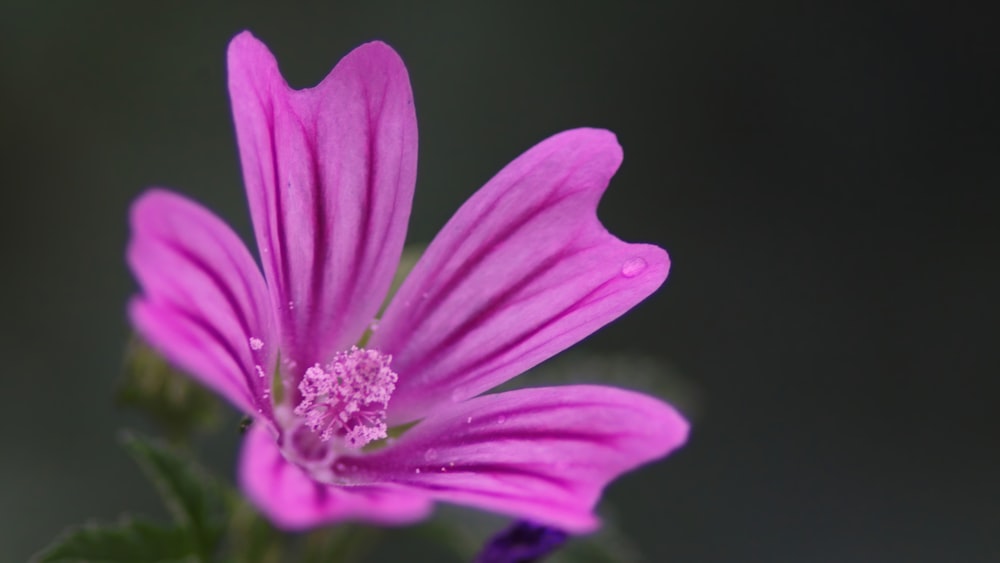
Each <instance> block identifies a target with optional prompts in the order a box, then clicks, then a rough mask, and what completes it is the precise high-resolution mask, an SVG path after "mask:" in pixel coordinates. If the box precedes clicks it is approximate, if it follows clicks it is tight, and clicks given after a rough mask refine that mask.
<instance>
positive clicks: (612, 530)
mask: <svg viewBox="0 0 1000 563" xmlns="http://www.w3.org/2000/svg"><path fill="white" fill-rule="evenodd" d="M600 517H601V521H602V525H601V528H600V529H599V530H598V531H597V532H595V533H593V534H589V535H586V536H572V537H570V539H569V540H568V541H567V542H566V544H564V545H563V547H561V548H560V549H558V550H557V551H555V552H554V553H553V554H552V555H550V556H549V557H547V558H546V559H544V561H545V562H546V563H641V562H643V561H645V559H644V558H643V556H642V554H641V553H640V552H639V550H638V548H637V547H636V546H635V544H634V543H633V542H632V541H631V540H630V539H629V538H628V537H627V535H626V534H625V533H624V532H623V530H622V529H621V527H620V526H618V525H617V523H616V519H615V516H614V513H613V511H612V510H610V507H608V506H606V503H605V504H604V505H602V506H601V510H600ZM509 524H510V519H509V518H505V517H503V516H498V515H495V514H490V513H487V512H482V511H479V510H475V509H469V508H464V507H459V506H449V505H442V506H440V507H438V509H437V510H436V511H435V516H434V518H432V519H431V520H429V521H427V522H425V523H423V524H421V525H420V526H419V527H417V528H415V530H416V531H417V532H418V533H419V534H420V535H421V536H422V537H423V538H424V539H426V540H428V541H431V542H434V543H436V544H438V545H443V546H446V547H448V548H449V549H451V551H452V553H454V554H455V555H456V556H457V557H458V559H459V560H460V561H472V560H473V559H474V558H475V556H476V554H478V553H479V552H480V551H481V550H482V549H483V547H484V546H485V545H486V543H487V542H489V541H490V540H491V539H492V538H493V536H494V535H495V534H496V533H497V531H498V530H502V529H504V528H506V527H507V526H508V525H509Z"/></svg>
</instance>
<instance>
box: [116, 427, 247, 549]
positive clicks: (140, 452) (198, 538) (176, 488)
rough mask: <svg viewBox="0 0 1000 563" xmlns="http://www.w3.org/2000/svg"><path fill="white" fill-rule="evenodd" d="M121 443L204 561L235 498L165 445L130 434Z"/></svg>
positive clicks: (186, 458)
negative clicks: (186, 531) (153, 486)
mask: <svg viewBox="0 0 1000 563" xmlns="http://www.w3.org/2000/svg"><path fill="white" fill-rule="evenodd" d="M122 442H123V443H124V444H125V447H126V448H127V449H128V450H129V452H130V453H131V454H132V457H134V458H135V460H136V461H137V462H138V463H139V466H140V467H142V469H143V471H144V472H145V473H146V476H147V477H148V478H149V480H150V481H152V482H153V484H154V485H155V486H156V489H157V492H159V493H160V497H161V498H162V499H163V502H164V504H166V506H167V510H169V511H170V514H171V515H172V516H173V518H174V521H175V522H176V523H177V524H178V525H180V526H181V527H183V528H184V529H186V530H188V531H189V532H190V535H191V539H192V541H193V542H194V545H195V547H196V549H197V552H198V553H199V554H200V555H201V556H202V558H203V559H205V560H208V559H209V558H210V557H211V556H212V555H213V554H214V552H215V551H216V548H217V546H218V544H219V540H220V539H221V538H222V534H223V532H224V531H225V526H226V522H227V509H228V508H229V505H231V504H232V498H233V497H234V496H235V495H234V494H233V493H232V492H231V491H230V490H229V489H228V487H225V486H223V485H222V484H220V483H219V482H217V481H216V480H215V479H213V478H212V477H211V476H209V475H208V474H207V473H206V472H205V471H204V470H203V469H202V468H201V467H199V466H198V465H197V464H196V463H195V462H194V461H193V460H191V459H189V458H188V457H186V456H184V455H182V454H180V453H178V452H177V451H175V450H173V449H171V448H170V447H167V446H166V445H163V444H160V443H158V442H156V441H154V440H149V439H146V438H143V437H141V436H137V435H135V434H131V433H126V434H125V435H123V437H122Z"/></svg>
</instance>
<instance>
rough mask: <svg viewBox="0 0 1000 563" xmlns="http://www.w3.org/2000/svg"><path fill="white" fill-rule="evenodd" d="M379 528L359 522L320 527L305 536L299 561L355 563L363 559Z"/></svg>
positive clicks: (304, 562)
mask: <svg viewBox="0 0 1000 563" xmlns="http://www.w3.org/2000/svg"><path fill="white" fill-rule="evenodd" d="M380 532H381V530H379V529H378V528H375V527H373V526H365V525H361V524H341V525H338V526H332V527H327V528H320V529H318V530H315V531H313V532H310V533H309V534H307V535H306V536H305V545H304V549H303V553H302V557H301V559H300V560H299V561H300V562H301V563H331V562H333V561H337V562H340V563H356V562H360V561H363V557H364V555H366V554H367V553H368V552H369V550H370V549H371V548H372V546H373V545H374V543H375V540H376V539H377V538H378V536H379V533H380Z"/></svg>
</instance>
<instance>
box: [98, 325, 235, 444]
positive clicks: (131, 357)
mask: <svg viewBox="0 0 1000 563" xmlns="http://www.w3.org/2000/svg"><path fill="white" fill-rule="evenodd" d="M115 401H116V402H117V403H118V404H119V405H122V406H127V407H132V408H135V409H138V410H141V411H143V412H145V413H146V414H148V415H149V416H150V417H152V418H153V420H154V421H155V422H156V423H157V424H158V425H159V426H160V427H161V428H163V431H164V432H165V433H166V434H167V437H168V439H169V440H170V441H171V442H173V443H178V442H185V441H187V440H188V439H189V438H190V436H191V435H192V434H193V433H194V432H195V431H197V430H210V429H214V428H215V427H216V426H218V423H219V420H220V418H221V411H222V405H221V403H220V402H219V400H218V399H217V398H216V397H215V395H213V394H212V393H211V392H209V391H208V390H206V389H205V388H203V387H202V386H201V385H199V384H198V383H196V382H195V381H194V380H192V379H191V378H190V377H189V376H187V375H186V374H183V373H181V372H179V371H177V370H175V369H174V368H173V367H171V366H170V365H169V364H168V363H167V362H166V361H164V359H163V358H162V357H161V356H160V355H159V354H157V353H156V352H155V351H153V350H152V349H151V348H150V347H149V346H148V345H146V344H145V343H144V342H142V341H141V340H140V339H139V338H138V337H133V338H132V339H131V341H130V342H129V344H128V347H127V349H126V352H125V366H124V370H123V373H122V377H121V379H120V380H119V382H118V388H117V390H116V392H115Z"/></svg>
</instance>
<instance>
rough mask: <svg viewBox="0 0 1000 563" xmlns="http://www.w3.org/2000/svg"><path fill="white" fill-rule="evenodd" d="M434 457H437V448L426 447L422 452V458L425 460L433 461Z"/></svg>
mask: <svg viewBox="0 0 1000 563" xmlns="http://www.w3.org/2000/svg"><path fill="white" fill-rule="evenodd" d="M436 457H437V450H435V449H434V448H428V449H427V451H426V452H424V460H426V461H434V458H436Z"/></svg>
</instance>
